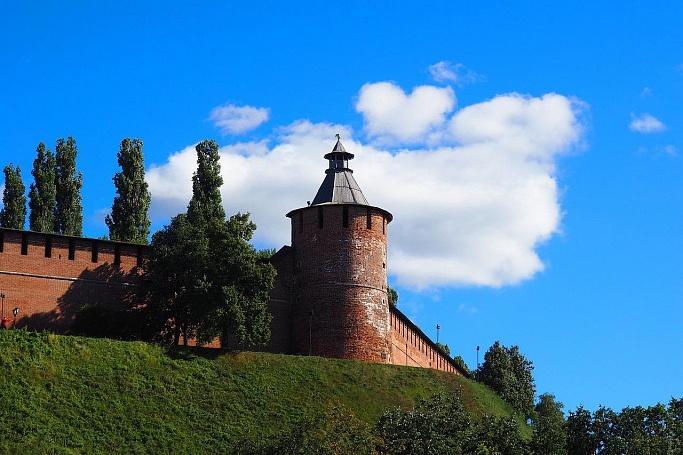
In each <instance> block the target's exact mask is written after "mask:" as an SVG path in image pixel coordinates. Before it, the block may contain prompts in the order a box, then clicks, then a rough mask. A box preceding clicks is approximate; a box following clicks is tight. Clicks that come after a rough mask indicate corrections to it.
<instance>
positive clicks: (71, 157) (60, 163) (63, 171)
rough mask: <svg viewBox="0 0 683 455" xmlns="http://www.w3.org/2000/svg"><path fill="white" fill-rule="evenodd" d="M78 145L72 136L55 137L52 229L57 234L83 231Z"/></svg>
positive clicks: (73, 233) (78, 233)
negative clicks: (64, 137) (54, 201)
mask: <svg viewBox="0 0 683 455" xmlns="http://www.w3.org/2000/svg"><path fill="white" fill-rule="evenodd" d="M77 154H78V147H77V146H76V141H75V140H74V138H72V137H71V136H69V137H68V138H67V139H66V140H64V139H63V138H62V139H57V146H56V147H55V162H56V167H55V188H56V201H57V204H56V206H55V217H54V231H55V232H56V233H58V234H64V235H73V236H81V235H82V233H83V205H82V204H81V187H82V186H83V175H82V174H81V173H80V172H76V155H77Z"/></svg>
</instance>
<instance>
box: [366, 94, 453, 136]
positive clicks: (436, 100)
mask: <svg viewBox="0 0 683 455" xmlns="http://www.w3.org/2000/svg"><path fill="white" fill-rule="evenodd" d="M455 102H456V100H455V93H453V89H452V88H450V87H444V88H441V87H434V86H429V85H422V86H419V87H415V88H414V89H413V92H412V93H411V94H410V95H406V93H405V92H404V91H403V89H402V88H401V87H399V86H397V85H396V84H394V83H393V82H377V83H372V84H365V85H363V87H362V88H361V89H360V93H359V94H358V100H357V102H356V111H357V112H359V113H360V114H362V115H363V119H364V120H365V128H366V131H367V133H368V135H369V136H370V137H372V138H373V139H375V140H376V141H377V143H392V144H395V143H409V144H414V143H421V142H424V141H425V140H427V139H428V137H429V134H430V133H431V132H433V131H434V130H435V129H436V128H438V127H439V126H441V125H442V124H443V123H444V122H445V120H446V115H447V114H449V113H450V112H451V111H452V110H453V108H454V107H455Z"/></svg>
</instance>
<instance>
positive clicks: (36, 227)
mask: <svg viewBox="0 0 683 455" xmlns="http://www.w3.org/2000/svg"><path fill="white" fill-rule="evenodd" d="M36 152H37V154H38V156H37V157H36V159H35V160H33V170H32V171H31V174H32V175H33V179H34V181H35V183H32V184H31V187H30V190H29V192H28V197H29V202H28V206H29V208H30V209H31V213H30V215H29V226H30V229H31V230H32V231H36V232H45V233H50V232H52V231H53V229H54V227H55V223H54V219H55V208H56V205H57V200H56V197H57V194H56V193H57V189H56V187H55V168H56V165H57V164H56V161H55V156H54V154H53V153H52V152H51V151H50V150H49V149H48V150H47V152H46V151H45V144H43V143H42V142H41V143H40V144H38V148H37V149H36Z"/></svg>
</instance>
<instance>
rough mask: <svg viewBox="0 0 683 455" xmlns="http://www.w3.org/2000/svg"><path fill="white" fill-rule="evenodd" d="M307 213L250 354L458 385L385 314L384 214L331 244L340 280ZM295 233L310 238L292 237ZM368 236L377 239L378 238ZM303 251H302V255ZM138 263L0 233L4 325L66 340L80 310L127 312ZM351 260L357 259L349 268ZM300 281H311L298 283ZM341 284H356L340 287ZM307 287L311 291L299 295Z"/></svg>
mask: <svg viewBox="0 0 683 455" xmlns="http://www.w3.org/2000/svg"><path fill="white" fill-rule="evenodd" d="M317 208H318V207H309V208H304V209H300V210H301V212H303V213H302V217H303V220H304V223H308V227H305V226H304V230H302V232H298V229H299V225H298V223H300V221H299V218H298V217H297V216H294V217H292V229H293V237H292V240H293V247H289V246H285V247H283V248H282V249H280V251H278V252H277V253H276V254H275V255H274V256H273V257H272V259H271V262H272V263H273V265H274V266H275V268H276V270H277V271H278V276H277V278H276V282H275V287H274V288H273V290H272V292H271V300H270V302H269V305H268V311H269V312H270V313H271V315H272V323H271V332H272V335H271V339H270V342H269V343H268V345H267V346H265V347H263V346H262V347H260V349H263V350H266V351H269V352H274V353H284V354H300V355H307V354H309V352H310V353H311V354H313V355H321V356H326V357H336V358H347V359H356V360H363V361H370V362H378V363H391V364H395V365H407V366H412V367H421V368H432V369H438V370H442V371H448V372H451V373H454V374H459V375H465V376H466V373H464V372H463V371H462V370H461V369H459V367H458V366H457V365H456V364H455V362H454V361H453V360H452V359H450V358H449V357H448V356H446V355H445V354H443V353H441V351H440V350H438V348H437V347H436V345H435V344H434V343H433V342H432V341H431V340H430V339H429V337H427V336H426V335H425V334H424V333H423V332H422V331H421V330H420V329H419V328H418V327H417V326H416V325H415V324H413V323H412V322H411V321H410V320H409V319H408V318H407V317H406V316H405V315H403V313H401V312H400V311H399V310H398V309H396V308H393V307H390V306H389V304H388V300H387V299H388V297H387V294H386V223H387V221H386V219H384V218H383V217H384V212H383V211H382V210H381V209H376V208H371V209H372V210H373V211H372V213H371V215H370V218H371V220H370V223H371V225H372V226H373V227H376V228H377V229H376V230H374V229H371V230H374V231H375V232H374V233H372V232H370V233H368V232H364V231H363V229H361V228H362V227H363V226H367V225H366V224H364V223H368V214H367V211H366V210H367V209H366V207H362V208H361V207H357V210H356V209H353V210H351V213H350V220H349V221H350V223H352V225H353V226H355V227H356V228H357V229H350V230H348V231H347V232H346V234H348V233H349V232H351V235H347V237H345V238H344V236H341V240H339V242H340V243H342V244H346V245H350V246H352V247H353V248H352V250H353V251H352V252H351V253H345V254H346V255H347V256H345V257H341V256H340V257H339V258H337V259H341V260H342V262H343V263H345V264H346V262H347V261H350V262H349V263H348V264H346V265H348V266H349V267H348V268H347V272H342V271H340V270H335V269H334V267H333V266H332V265H331V264H332V263H331V262H329V261H328V260H326V259H325V257H326V253H325V252H326V250H327V248H328V247H331V246H332V245H327V246H324V245H323V244H322V243H316V241H314V240H313V239H319V236H316V235H315V234H316V232H315V229H319V228H318V227H317V226H318V216H319V215H318V210H317ZM329 208H330V209H333V210H331V211H329V212H328V211H325V213H324V214H323V216H324V217H325V218H324V219H323V226H325V222H326V221H327V222H328V224H327V225H328V227H329V228H332V227H333V226H335V225H339V226H343V220H342V219H341V218H342V217H343V216H344V214H343V212H342V210H343V209H342V208H341V206H337V207H329ZM335 210H338V211H339V213H338V214H335ZM296 212H297V211H294V212H292V213H293V214H296ZM301 212H300V213H301ZM337 217H339V220H337V219H336V218H337ZM336 221H340V223H337V222H336ZM334 229H337V228H336V227H335V228H334ZM365 229H367V227H365ZM304 231H308V232H309V233H311V235H310V236H307V237H306V236H300V235H299V234H303V233H304ZM341 233H342V234H343V233H344V232H341ZM377 233H381V234H379V237H378V236H377ZM367 235H369V236H370V238H369V239H365V240H368V241H367V242H366V241H363V237H365V236H367ZM382 235H383V236H384V239H382V237H381V236H382ZM332 237H333V238H334V236H332ZM305 242H309V245H308V250H307V249H306V247H305V246H304V243H305ZM378 242H379V244H378ZM294 246H298V247H300V248H301V249H300V250H299V251H297V250H295V248H294ZM378 246H379V248H378ZM148 254H149V247H148V246H145V245H134V244H128V243H121V242H111V241H107V240H98V239H87V238H80V237H69V236H63V235H58V234H42V233H37V232H30V231H22V230H14V229H7V228H0V293H2V294H5V299H4V314H3V316H4V317H5V318H6V326H7V327H12V325H13V319H12V309H13V308H18V309H19V314H18V316H17V320H16V325H17V327H20V328H27V329H29V330H45V329H47V330H50V331H53V332H56V333H67V334H68V333H69V331H70V328H71V324H72V323H73V321H74V317H75V315H76V313H77V312H78V310H79V309H80V308H82V307H83V306H84V305H91V306H95V305H105V306H106V307H108V308H111V309H115V310H123V309H125V308H127V307H128V305H129V304H130V303H132V298H133V296H134V294H135V288H136V284H137V282H138V279H139V276H140V274H141V272H142V269H141V266H142V264H143V261H144V260H145V258H146V257H147V255H148ZM337 254H339V255H341V254H342V253H337ZM307 255H310V256H307ZM359 257H360V258H365V259H364V261H360V263H356V262H355V261H356V260H357V259H358V258H359ZM304 272H305V273H313V274H314V275H317V276H315V277H314V278H310V280H311V281H308V282H306V281H305V280H304V279H303V276H304V275H303V273H304ZM345 273H346V275H345ZM351 279H356V280H360V281H359V282H358V283H355V284H354V285H353V286H348V284H349V282H350V281H349V280H351ZM377 283H381V284H380V285H379V286H378V285H377ZM311 284H312V289H313V290H312V291H311V290H308V291H307V290H306V287H307V286H309V285H311ZM302 295H303V297H304V298H302ZM297 297H298V300H297ZM302 302H303V303H302ZM311 312H312V314H311ZM233 346H235V345H233ZM240 347H241V346H240Z"/></svg>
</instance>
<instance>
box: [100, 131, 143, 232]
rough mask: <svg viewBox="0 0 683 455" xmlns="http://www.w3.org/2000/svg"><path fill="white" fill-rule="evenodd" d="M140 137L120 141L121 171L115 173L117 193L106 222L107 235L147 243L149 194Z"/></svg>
mask: <svg viewBox="0 0 683 455" xmlns="http://www.w3.org/2000/svg"><path fill="white" fill-rule="evenodd" d="M142 145H143V144H142V141H141V140H140V139H133V140H130V139H128V138H126V139H124V140H122V141H121V147H120V149H119V152H118V154H117V158H118V162H119V166H120V167H121V172H117V173H116V175H114V178H113V180H114V186H115V187H116V193H117V194H118V196H116V197H115V198H114V204H113V205H112V208H111V215H107V217H106V218H105V222H106V223H107V227H109V238H110V239H111V240H117V241H121V242H132V243H142V244H146V243H148V240H147V237H148V236H149V226H150V224H151V222H150V220H149V206H150V201H151V196H150V194H149V190H148V185H147V182H145V163H144V157H143V154H142Z"/></svg>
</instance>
